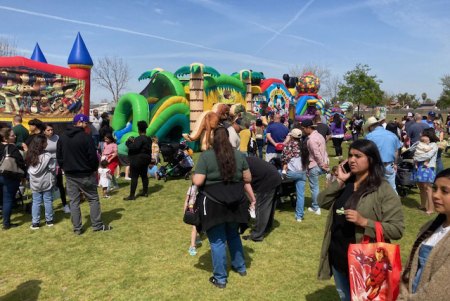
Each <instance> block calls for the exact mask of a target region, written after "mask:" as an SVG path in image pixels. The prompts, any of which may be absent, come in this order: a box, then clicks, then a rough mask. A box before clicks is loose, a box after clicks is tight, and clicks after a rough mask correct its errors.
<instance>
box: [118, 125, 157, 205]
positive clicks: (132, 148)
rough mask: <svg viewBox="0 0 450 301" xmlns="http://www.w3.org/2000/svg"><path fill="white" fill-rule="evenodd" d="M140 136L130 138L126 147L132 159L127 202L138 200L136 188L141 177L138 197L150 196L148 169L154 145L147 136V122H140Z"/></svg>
mask: <svg viewBox="0 0 450 301" xmlns="http://www.w3.org/2000/svg"><path fill="white" fill-rule="evenodd" d="M137 126H138V131H139V136H138V137H136V138H134V137H130V138H128V140H127V142H126V145H127V147H128V157H129V159H130V173H131V185H130V195H129V196H127V197H126V198H124V200H125V201H131V200H134V199H135V198H136V196H135V193H136V188H137V181H138V178H139V176H140V177H141V178H142V193H141V194H139V195H138V196H145V197H147V196H148V176H147V169H148V165H149V164H150V161H151V159H152V144H151V142H150V140H149V138H148V137H147V136H146V135H145V132H146V130H147V122H145V121H139V122H138V124H137Z"/></svg>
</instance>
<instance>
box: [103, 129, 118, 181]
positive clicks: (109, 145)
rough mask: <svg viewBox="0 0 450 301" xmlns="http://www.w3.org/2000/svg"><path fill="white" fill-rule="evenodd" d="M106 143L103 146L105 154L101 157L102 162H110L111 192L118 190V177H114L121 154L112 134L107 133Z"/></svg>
mask: <svg viewBox="0 0 450 301" xmlns="http://www.w3.org/2000/svg"><path fill="white" fill-rule="evenodd" d="M104 142H105V143H104V144H103V153H102V156H101V161H103V160H106V161H108V168H109V171H110V175H111V182H110V184H111V185H112V186H111V187H110V190H113V189H118V188H119V184H118V183H117V180H116V177H115V176H114V173H115V171H116V169H117V166H118V165H119V153H118V148H117V144H116V140H115V139H114V137H113V136H112V134H111V133H106V134H105V139H104ZM101 161H100V162H101Z"/></svg>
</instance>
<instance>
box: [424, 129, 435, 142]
mask: <svg viewBox="0 0 450 301" xmlns="http://www.w3.org/2000/svg"><path fill="white" fill-rule="evenodd" d="M422 136H426V137H428V138H430V142H439V138H438V137H437V136H436V132H435V131H434V129H433V128H426V129H424V130H423V131H422Z"/></svg>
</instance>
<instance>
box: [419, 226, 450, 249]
mask: <svg viewBox="0 0 450 301" xmlns="http://www.w3.org/2000/svg"><path fill="white" fill-rule="evenodd" d="M449 232H450V226H447V227H445V228H444V227H442V225H440V226H439V228H437V229H436V231H434V233H433V234H432V235H431V236H430V237H428V239H427V240H426V241H424V242H423V244H424V245H427V246H430V247H434V246H435V245H437V244H438V243H439V241H441V239H442V238H444V236H445V235H447V233H449Z"/></svg>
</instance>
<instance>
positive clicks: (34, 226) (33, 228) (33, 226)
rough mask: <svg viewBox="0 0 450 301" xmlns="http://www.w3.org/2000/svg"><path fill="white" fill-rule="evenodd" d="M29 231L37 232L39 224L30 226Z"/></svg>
mask: <svg viewBox="0 0 450 301" xmlns="http://www.w3.org/2000/svg"><path fill="white" fill-rule="evenodd" d="M30 229H31V230H39V224H31V226H30Z"/></svg>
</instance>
